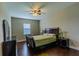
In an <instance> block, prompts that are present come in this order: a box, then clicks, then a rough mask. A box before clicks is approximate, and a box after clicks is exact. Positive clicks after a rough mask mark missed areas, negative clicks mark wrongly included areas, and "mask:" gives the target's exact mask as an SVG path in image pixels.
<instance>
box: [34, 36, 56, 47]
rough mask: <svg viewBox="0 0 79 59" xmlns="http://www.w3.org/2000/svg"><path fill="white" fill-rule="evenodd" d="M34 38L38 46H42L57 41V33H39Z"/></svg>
mask: <svg viewBox="0 0 79 59" xmlns="http://www.w3.org/2000/svg"><path fill="white" fill-rule="evenodd" d="M33 39H34V42H35V45H36V47H38V46H42V45H46V44H49V43H52V42H55V41H56V35H55V34H53V35H49V34H46V35H37V36H33Z"/></svg>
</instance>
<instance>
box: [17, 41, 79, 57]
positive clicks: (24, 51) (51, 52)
mask: <svg viewBox="0 0 79 59" xmlns="http://www.w3.org/2000/svg"><path fill="white" fill-rule="evenodd" d="M17 55H18V56H40V55H41V56H79V51H77V50H74V49H67V48H61V47H49V48H45V49H39V50H36V51H33V50H32V49H29V48H28V47H27V45H26V43H25V42H20V43H17Z"/></svg>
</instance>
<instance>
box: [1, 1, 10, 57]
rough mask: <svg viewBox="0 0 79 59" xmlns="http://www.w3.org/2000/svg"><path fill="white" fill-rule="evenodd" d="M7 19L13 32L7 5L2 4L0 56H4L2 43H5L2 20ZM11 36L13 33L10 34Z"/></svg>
mask: <svg viewBox="0 0 79 59" xmlns="http://www.w3.org/2000/svg"><path fill="white" fill-rule="evenodd" d="M3 19H5V20H7V21H8V22H9V26H10V30H11V21H10V20H11V19H10V16H9V15H8V11H7V8H6V4H5V3H2V2H0V56H1V55H2V46H1V43H2V42H3V29H2V20H3ZM10 36H11V32H10Z"/></svg>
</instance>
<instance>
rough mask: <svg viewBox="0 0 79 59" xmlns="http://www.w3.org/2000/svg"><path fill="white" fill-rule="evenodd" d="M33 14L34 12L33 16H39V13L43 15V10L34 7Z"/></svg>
mask: <svg viewBox="0 0 79 59" xmlns="http://www.w3.org/2000/svg"><path fill="white" fill-rule="evenodd" d="M32 14H33V16H39V15H41V10H40V9H39V8H38V9H33V10H32Z"/></svg>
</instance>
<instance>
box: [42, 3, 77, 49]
mask: <svg viewBox="0 0 79 59" xmlns="http://www.w3.org/2000/svg"><path fill="white" fill-rule="evenodd" d="M40 26H41V30H42V29H44V28H50V27H60V28H61V29H62V31H66V32H67V36H68V37H69V38H70V47H71V48H75V49H78V50H79V3H76V4H73V5H71V6H69V7H67V8H65V9H63V10H60V11H59V12H56V13H55V14H53V15H51V17H50V16H49V17H47V18H45V19H44V20H43V19H42V20H41V21H40Z"/></svg>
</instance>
